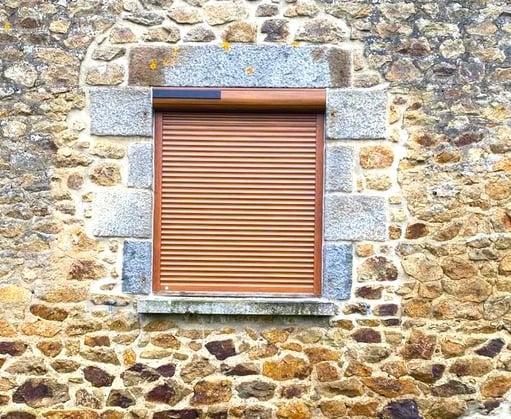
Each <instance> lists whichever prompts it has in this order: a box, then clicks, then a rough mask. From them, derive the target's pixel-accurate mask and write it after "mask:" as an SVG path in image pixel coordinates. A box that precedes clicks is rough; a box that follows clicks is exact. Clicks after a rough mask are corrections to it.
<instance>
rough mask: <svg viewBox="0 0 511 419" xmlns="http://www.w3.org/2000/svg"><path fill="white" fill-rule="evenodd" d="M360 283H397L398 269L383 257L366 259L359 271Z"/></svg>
mask: <svg viewBox="0 0 511 419" xmlns="http://www.w3.org/2000/svg"><path fill="white" fill-rule="evenodd" d="M357 274H358V280H359V281H395V280H396V279H397V268H396V266H395V265H394V264H393V263H392V262H391V261H390V260H388V259H387V258H385V257H383V256H373V257H371V258H369V259H366V260H365V261H364V262H363V263H362V264H361V265H360V266H359V267H358V269H357Z"/></svg>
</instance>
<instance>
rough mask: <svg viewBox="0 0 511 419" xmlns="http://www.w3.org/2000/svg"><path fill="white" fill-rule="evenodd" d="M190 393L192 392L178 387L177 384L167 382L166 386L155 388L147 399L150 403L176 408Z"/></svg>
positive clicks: (147, 395) (148, 394)
mask: <svg viewBox="0 0 511 419" xmlns="http://www.w3.org/2000/svg"><path fill="white" fill-rule="evenodd" d="M189 393H190V390H186V389H184V388H183V387H181V386H179V385H177V383H175V382H167V383H165V384H162V385H158V386H156V387H154V388H153V389H152V390H151V391H149V392H148V393H147V394H146V396H145V398H146V400H147V401H149V402H153V403H165V404H169V405H171V406H174V405H176V404H177V403H179V402H180V401H181V400H182V399H183V398H184V397H185V396H186V395H187V394H189Z"/></svg>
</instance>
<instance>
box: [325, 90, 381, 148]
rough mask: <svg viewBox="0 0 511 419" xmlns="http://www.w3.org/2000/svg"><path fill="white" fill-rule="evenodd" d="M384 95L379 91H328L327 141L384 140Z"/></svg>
mask: <svg viewBox="0 0 511 419" xmlns="http://www.w3.org/2000/svg"><path fill="white" fill-rule="evenodd" d="M387 101H388V95H387V90H386V89H385V88H382V87H377V88H372V89H328V91H327V115H326V120H327V122H326V126H327V133H326V135H327V138H330V139H339V140H340V139H354V140H359V139H379V138H385V137H386V136H387V120H388V116H387V113H388V110H387V108H388V105H387Z"/></svg>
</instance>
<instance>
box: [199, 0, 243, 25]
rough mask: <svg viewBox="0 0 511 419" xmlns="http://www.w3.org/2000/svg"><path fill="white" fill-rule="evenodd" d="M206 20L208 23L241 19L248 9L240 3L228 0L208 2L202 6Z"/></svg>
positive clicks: (219, 23) (216, 23) (218, 23)
mask: <svg viewBox="0 0 511 419" xmlns="http://www.w3.org/2000/svg"><path fill="white" fill-rule="evenodd" d="M202 10H203V12H204V16H205V19H206V22H207V23H208V24H210V25H221V24H223V23H228V22H233V21H235V20H242V19H244V18H246V17H247V16H248V11H247V9H246V8H245V6H244V5H243V4H242V3H238V2H236V1H230V0H226V1H224V0H222V1H217V2H215V3H208V4H206V5H205V6H204V7H203V8H202Z"/></svg>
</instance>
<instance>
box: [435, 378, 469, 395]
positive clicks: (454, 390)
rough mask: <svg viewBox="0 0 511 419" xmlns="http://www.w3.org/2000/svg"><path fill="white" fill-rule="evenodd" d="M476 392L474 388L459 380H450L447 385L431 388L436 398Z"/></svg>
mask: <svg viewBox="0 0 511 419" xmlns="http://www.w3.org/2000/svg"><path fill="white" fill-rule="evenodd" d="M475 392H476V391H475V389H474V388H473V387H470V386H468V385H466V384H464V383H462V382H461V381H457V380H449V381H448V382H447V383H445V384H441V385H438V386H435V387H432V388H431V394H432V395H433V396H436V397H452V396H456V395H458V394H473V393H475Z"/></svg>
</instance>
